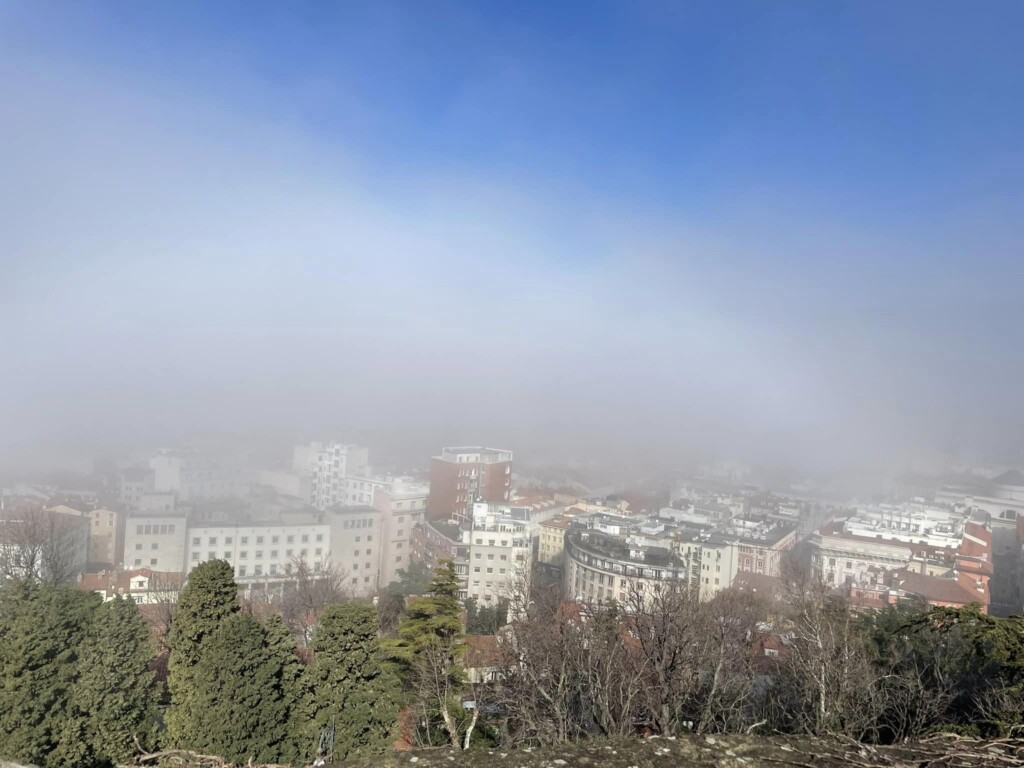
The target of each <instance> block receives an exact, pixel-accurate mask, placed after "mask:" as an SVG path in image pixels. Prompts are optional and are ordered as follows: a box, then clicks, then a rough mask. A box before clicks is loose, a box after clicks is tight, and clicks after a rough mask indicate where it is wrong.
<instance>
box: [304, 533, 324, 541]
mask: <svg viewBox="0 0 1024 768" xmlns="http://www.w3.org/2000/svg"><path fill="white" fill-rule="evenodd" d="M322 538H323V534H320V535H319V536H317V541H319V540H320V539H322ZM302 543H303V544H308V543H309V534H308V533H304V534H302Z"/></svg>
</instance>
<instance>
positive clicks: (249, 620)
mask: <svg viewBox="0 0 1024 768" xmlns="http://www.w3.org/2000/svg"><path fill="white" fill-rule="evenodd" d="M283 668H284V665H283V663H282V660H281V656H280V654H279V653H274V652H271V650H270V648H269V646H268V637H267V631H266V629H264V628H263V626H262V625H261V624H260V623H259V622H258V621H257V620H256V619H254V618H253V617H252V616H247V615H245V614H235V615H233V616H230V617H228V618H226V619H225V620H224V621H223V622H221V625H220V627H219V628H218V629H217V630H216V631H214V632H213V634H212V635H210V636H209V637H208V638H207V639H206V640H205V641H204V642H203V647H202V653H201V654H200V658H199V663H198V664H197V665H196V666H195V668H194V673H195V674H194V675H193V679H192V684H193V686H194V689H193V691H192V694H191V698H190V707H191V713H190V715H191V728H190V731H189V733H188V734H187V736H188V742H189V747H190V748H191V749H194V750H196V751H199V752H205V753H208V754H214V755H219V756H221V757H223V758H225V759H227V760H230V761H233V762H236V763H243V764H244V763H246V762H247V761H248V760H249V759H250V758H252V759H253V761H254V762H257V763H269V762H275V763H276V762H278V761H279V760H280V759H281V753H282V751H287V742H288V739H289V735H290V729H291V723H289V719H288V715H289V713H288V703H287V701H286V697H285V694H284V691H283V690H282V682H281V681H282V676H283Z"/></svg>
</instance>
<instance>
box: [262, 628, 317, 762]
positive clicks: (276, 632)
mask: <svg viewBox="0 0 1024 768" xmlns="http://www.w3.org/2000/svg"><path fill="white" fill-rule="evenodd" d="M263 627H264V629H265V630H266V633H267V640H266V642H267V650H268V651H269V652H270V654H271V656H272V657H273V658H274V659H275V660H277V661H279V662H280V664H281V677H280V686H281V693H282V695H283V697H284V703H285V708H286V710H287V712H288V715H287V720H288V722H289V723H290V728H289V732H288V736H287V738H286V739H285V741H284V742H282V744H281V747H280V750H279V757H278V758H277V761H278V762H281V763H296V762H306V761H307V758H309V757H310V756H311V755H312V754H314V753H315V751H316V736H315V734H312V733H311V731H310V727H309V719H310V707H311V701H310V695H309V679H308V677H307V674H306V668H305V665H304V664H303V663H302V661H301V660H300V659H299V656H298V653H297V649H298V646H297V644H296V642H295V637H294V635H292V633H291V632H290V631H289V629H288V625H287V624H286V623H285V620H284V619H283V618H282V617H281V616H280V615H278V614H274V615H272V616H270V617H269V618H268V619H267V620H266V621H265V622H264V625H263ZM275 663H276V662H275Z"/></svg>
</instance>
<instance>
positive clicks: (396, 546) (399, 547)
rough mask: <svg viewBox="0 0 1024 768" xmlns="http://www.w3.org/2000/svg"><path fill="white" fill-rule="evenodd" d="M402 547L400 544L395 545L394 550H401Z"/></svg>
mask: <svg viewBox="0 0 1024 768" xmlns="http://www.w3.org/2000/svg"><path fill="white" fill-rule="evenodd" d="M402 546H403V544H402V542H398V543H397V544H395V549H401V548H402Z"/></svg>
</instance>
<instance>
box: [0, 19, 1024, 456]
mask: <svg viewBox="0 0 1024 768" xmlns="http://www.w3.org/2000/svg"><path fill="white" fill-rule="evenodd" d="M574 9H575V10H574ZM740 22H742V23H740ZM1022 22H1024V6H1021V5H1019V4H1013V3H992V4H986V5H985V6H984V7H980V6H979V7H968V6H965V5H952V4H938V5H936V4H925V3H905V4H900V5H899V6H896V7H885V8H883V7H882V6H870V7H869V6H865V5H862V4H855V3H835V4H827V5H824V6H821V5H810V4H808V5H793V6H779V5H777V4H773V3H743V4H739V5H737V6H732V7H729V6H726V5H719V4H713V3H703V4H701V3H698V4H690V5H687V6H686V9H685V10H680V9H679V8H677V7H675V6H674V5H673V4H662V3H659V2H642V3H637V4H621V5H615V4H602V5H600V6H597V7H593V8H588V7H587V6H575V7H574V6H571V5H562V6H560V7H559V8H557V9H555V8H546V7H543V6H534V7H524V8H523V9H521V12H520V13H515V14H514V13H511V12H508V15H506V11H502V10H498V9H494V8H490V9H488V8H484V7H477V6H473V5H464V4H448V3H443V4H440V5H438V6H437V7H436V8H434V9H433V10H428V9H427V8H426V6H418V5H414V4H405V5H403V4H397V5H388V6H384V5H378V4H365V5H362V6H359V5H358V4H352V5H348V4H346V5H339V6H335V5H332V4H326V5H318V4H313V5H307V6H304V7H302V8H297V7H293V6H282V5H278V4H263V3H253V4H248V3H247V4H245V5H232V4H218V5H217V6H216V7H211V6H208V5H206V4H201V3H183V4H174V5H173V6H172V5H114V4H99V5H92V6H87V5H74V4H61V3H48V2H31V3H29V2H12V3H7V4H5V5H3V6H0V178H3V180H4V182H5V183H4V184H3V185H2V186H0V242H2V245H3V248H2V254H3V255H2V256H0V305H2V308H3V314H4V319H5V322H4V323H3V326H2V330H0V357H2V359H3V361H4V362H5V363H6V370H5V375H4V376H3V380H2V383H0V467H4V468H10V469H12V470H20V469H23V468H26V467H37V466H46V463H47V462H48V461H52V462H55V463H59V461H60V459H59V457H61V456H63V455H65V454H71V453H75V454H76V455H77V454H78V453H79V452H82V453H83V454H87V453H88V451H89V450H91V449H92V448H93V447H95V449H94V451H93V455H100V454H103V453H108V452H111V451H114V452H116V451H119V450H128V449H129V448H130V447H144V446H150V445H157V444H168V445H173V444H177V443H180V442H182V441H186V440H188V439H190V438H189V436H194V435H196V434H208V435H228V436H230V435H247V434H253V435H264V436H268V435H272V436H278V435H279V436H281V438H282V439H285V438H287V439H291V438H293V437H302V438H307V437H308V438H312V437H316V436H323V437H338V438H340V439H347V438H349V434H346V433H351V434H355V435H357V436H358V435H363V436H368V438H367V439H369V440H371V441H373V440H376V441H379V442H382V443H387V444H393V445H395V446H398V448H401V446H402V444H403V442H406V443H409V444H410V445H412V444H415V445H417V446H418V445H421V444H422V445H427V444H430V443H431V442H432V441H435V440H436V447H437V448H439V447H440V445H441V444H442V443H446V442H447V443H450V442H470V443H492V444H493V443H499V444H502V445H503V446H506V447H509V448H512V449H513V450H515V451H516V453H517V458H518V457H519V456H522V457H524V459H525V458H532V459H534V460H536V461H556V460H568V459H570V458H574V457H576V458H579V460H581V461H586V460H589V459H590V458H593V457H608V458H609V459H611V460H616V461H619V460H624V459H627V458H630V457H632V458H633V459H635V460H638V461H642V460H645V457H647V456H650V457H652V460H653V459H654V458H657V457H662V458H664V457H666V456H667V457H669V463H670V462H671V457H672V456H673V455H676V454H677V455H678V456H680V457H686V456H696V455H701V456H709V457H719V456H736V457H738V458H741V459H746V460H750V461H755V462H767V463H776V464H794V465H798V466H803V467H807V468H809V469H820V468H838V467H843V466H847V465H857V466H871V467H882V466H885V467H893V468H896V467H900V466H905V465H908V464H911V465H916V464H925V463H930V462H934V461H937V460H940V459H951V458H953V457H962V458H963V459H964V460H972V461H973V460H979V461H981V460H988V461H993V462H1003V463H1008V464H1013V463H1014V462H1016V463H1017V465H1021V464H1024V408H1022V407H1021V404H1022V398H1021V395H1020V382H1021V381H1022V380H1024V355H1021V350H1022V349H1024V322H1022V320H1021V304H1022V301H1021V298H1022V296H1024V254H1022V253H1021V250H1022V249H1021V242H1022V240H1021V233H1020V227H1021V224H1020V222H1021V221H1022V220H1024V146H1022V143H1024V103H1022V102H1021V100H1020V99H1019V98H1015V97H1014V94H1015V93H1017V92H1019V90H1020V76H1021V74H1022V72H1024V50H1022V49H1021V47H1020V45H1019V42H1018V41H1017V39H1016V38H1017V37H1018V32H1017V31H1018V30H1019V29H1020V27H1021V23H1022Z"/></svg>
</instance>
